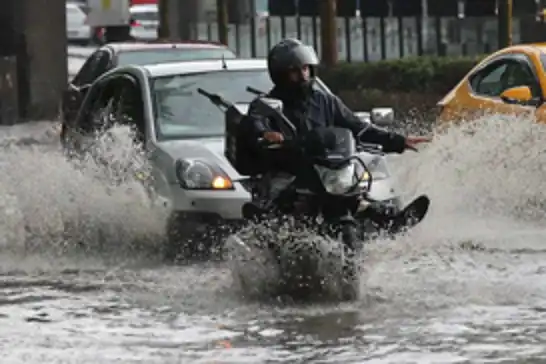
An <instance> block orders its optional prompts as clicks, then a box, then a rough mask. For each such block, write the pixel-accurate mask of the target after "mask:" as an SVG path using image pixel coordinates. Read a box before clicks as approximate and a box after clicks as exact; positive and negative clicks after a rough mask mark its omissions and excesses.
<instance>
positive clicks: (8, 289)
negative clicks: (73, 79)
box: [0, 117, 546, 364]
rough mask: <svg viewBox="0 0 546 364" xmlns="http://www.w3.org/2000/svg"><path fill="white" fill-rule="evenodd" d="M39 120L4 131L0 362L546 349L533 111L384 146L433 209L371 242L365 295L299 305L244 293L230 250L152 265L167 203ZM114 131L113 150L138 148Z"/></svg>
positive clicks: (410, 359) (431, 356)
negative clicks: (74, 152)
mask: <svg viewBox="0 0 546 364" xmlns="http://www.w3.org/2000/svg"><path fill="white" fill-rule="evenodd" d="M50 127H51V124H48V123H42V124H32V125H25V126H18V127H10V128H4V129H1V130H0V133H1V136H0V145H1V146H2V147H3V150H2V153H1V154H0V168H1V173H0V197H1V198H0V202H1V204H2V209H1V210H0V213H1V214H2V216H1V218H0V223H1V227H0V229H1V231H2V234H1V236H0V249H1V253H0V348H1V351H2V359H1V362H2V363H5V364H11V363H27V364H28V363H78V364H83V363H104V364H106V363H304V362H305V363H493V362H494V363H523V362H525V363H531V362H537V363H538V362H543V361H544V360H546V345H545V344H544V343H545V341H546V283H545V282H546V280H545V276H546V259H545V258H546V254H545V253H544V252H546V240H545V237H546V230H545V229H544V227H543V226H544V220H546V219H545V218H544V208H543V205H542V201H543V200H544V194H545V191H546V188H544V187H545V185H544V179H543V176H544V175H545V173H544V168H546V155H545V154H544V150H545V148H546V147H545V146H544V143H543V141H544V140H546V129H545V128H544V127H539V126H536V125H533V123H532V122H531V120H524V119H522V118H521V117H520V118H499V117H494V118H493V117H491V118H486V119H483V120H482V123H481V124H480V126H474V127H473V129H472V131H471V132H469V131H465V132H462V131H456V132H450V133H448V134H447V135H442V136H438V137H437V138H436V140H435V141H434V143H432V144H431V145H430V146H428V147H426V148H424V149H423V150H422V151H421V152H420V153H413V154H411V153H408V154H407V155H403V156H396V157H393V167H394V169H395V170H396V173H397V175H398V178H399V181H400V183H401V184H403V185H404V191H405V193H406V194H407V197H408V198H411V197H413V196H415V195H416V194H419V193H426V194H428V195H429V196H430V197H431V199H432V206H431V210H430V216H429V218H428V219H427V220H425V221H424V222H423V223H422V224H421V225H419V226H418V227H416V228H415V229H414V230H413V231H411V232H410V233H408V234H407V235H405V236H402V237H400V238H398V239H397V240H396V241H377V242H375V243H373V244H371V245H370V247H369V257H368V261H367V262H366V265H365V268H366V269H365V272H364V274H363V276H362V285H363V292H364V293H363V295H362V297H361V298H360V299H359V300H358V301H356V302H354V303H344V304H337V303H335V302H330V303H318V302H315V303H307V304H298V305H295V304H286V303H285V304H281V303H278V302H275V301H271V300H270V299H266V298H265V297H264V299H263V300H260V299H252V300H250V299H246V298H245V294H244V292H242V291H240V290H239V289H238V288H237V286H236V285H235V284H234V282H233V281H232V278H231V275H230V272H229V270H228V268H227V267H226V264H225V263H224V262H209V263H195V264H191V265H185V266H172V265H168V264H166V263H164V262H162V260H161V254H160V247H161V244H162V231H163V226H164V223H165V212H164V211H161V210H157V209H156V208H154V207H151V206H150V205H149V204H148V202H147V201H148V200H147V199H146V194H145V192H144V191H142V188H141V187H140V185H139V184H138V183H136V182H132V181H131V180H128V181H127V182H124V183H122V184H120V185H119V186H118V187H112V186H109V185H107V184H106V183H105V182H103V179H104V178H102V179H101V177H100V176H103V174H101V173H100V171H97V170H96V168H94V167H93V165H92V164H89V165H87V166H86V167H85V168H80V169H78V170H76V169H74V168H73V166H71V165H70V164H69V163H67V162H66V161H65V159H64V158H63V156H62V155H61V153H60V152H59V150H58V149H59V147H58V146H57V144H56V139H55V138H56V134H55V132H54V131H52V130H51V128H50ZM117 143H118V144H115V147H114V148H110V149H109V150H108V153H109V154H110V157H111V158H114V157H116V158H118V159H120V160H123V158H125V159H126V160H129V159H131V158H133V159H134V158H136V157H134V156H131V155H130V153H129V152H128V151H129V150H131V149H130V148H127V147H126V144H124V141H123V138H120V140H118V142H117ZM124 145H125V146H124ZM137 159H138V158H137ZM131 160H132V159H131Z"/></svg>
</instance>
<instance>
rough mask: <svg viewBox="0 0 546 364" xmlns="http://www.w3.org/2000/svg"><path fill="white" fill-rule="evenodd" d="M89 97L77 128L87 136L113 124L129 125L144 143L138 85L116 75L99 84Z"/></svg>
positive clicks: (142, 115) (140, 96)
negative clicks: (83, 115) (80, 123)
mask: <svg viewBox="0 0 546 364" xmlns="http://www.w3.org/2000/svg"><path fill="white" fill-rule="evenodd" d="M97 86H99V87H96V88H94V89H93V90H92V93H90V98H91V99H90V100H89V101H88V102H87V111H86V113H85V117H84V118H82V121H83V122H82V125H81V126H80V127H81V128H82V129H84V130H85V131H86V132H96V131H99V130H105V129H108V128H110V127H112V126H113V125H114V124H120V125H128V126H130V127H134V129H135V131H137V134H136V136H137V138H138V139H139V141H144V135H145V124H144V106H143V101H142V95H141V92H140V88H139V86H138V83H137V81H136V80H135V79H134V78H132V77H129V76H126V75H116V76H113V77H111V78H108V80H105V81H101V82H100V84H99V85H97Z"/></svg>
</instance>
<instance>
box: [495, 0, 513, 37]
mask: <svg viewBox="0 0 546 364" xmlns="http://www.w3.org/2000/svg"><path fill="white" fill-rule="evenodd" d="M498 1H499V2H498V7H499V8H498V21H499V48H506V47H508V46H510V45H511V44H512V2H513V0H498Z"/></svg>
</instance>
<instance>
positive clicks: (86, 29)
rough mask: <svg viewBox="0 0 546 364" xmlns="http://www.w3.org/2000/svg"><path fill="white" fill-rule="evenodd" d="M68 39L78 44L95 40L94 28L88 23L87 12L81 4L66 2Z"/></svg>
mask: <svg viewBox="0 0 546 364" xmlns="http://www.w3.org/2000/svg"><path fill="white" fill-rule="evenodd" d="M66 39H67V41H68V42H69V43H78V44H89V43H91V42H92V40H93V28H92V27H91V26H89V25H88V24H87V14H86V13H85V11H83V9H82V7H81V5H80V4H77V3H66Z"/></svg>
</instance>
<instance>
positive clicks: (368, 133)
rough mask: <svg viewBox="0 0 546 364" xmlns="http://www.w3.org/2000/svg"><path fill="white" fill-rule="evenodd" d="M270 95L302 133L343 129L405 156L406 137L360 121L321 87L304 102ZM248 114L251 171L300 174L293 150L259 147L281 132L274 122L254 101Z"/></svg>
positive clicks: (277, 91)
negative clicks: (264, 139) (266, 137)
mask: <svg viewBox="0 0 546 364" xmlns="http://www.w3.org/2000/svg"><path fill="white" fill-rule="evenodd" d="M268 96H269V97H272V98H276V99H280V100H281V101H282V102H283V112H284V114H285V115H286V117H287V118H288V119H289V120H290V121H291V122H292V123H293V124H294V125H295V126H296V128H297V129H298V132H299V133H301V132H304V131H306V130H310V129H313V128H317V127H323V126H337V127H344V128H348V129H350V130H351V131H352V132H353V134H354V135H355V137H356V138H357V139H358V140H360V141H361V142H363V143H373V144H380V145H381V146H382V147H383V151H384V152H385V153H402V152H403V151H404V149H405V145H406V139H405V137H404V136H402V135H399V134H396V133H392V132H389V131H387V130H385V129H382V128H378V127H377V126H375V125H372V124H370V123H364V122H362V121H360V119H359V118H358V117H356V116H355V115H354V113H353V112H352V111H351V110H350V109H349V108H348V107H347V106H346V105H345V104H344V103H343V102H342V101H341V100H340V99H339V97H337V96H335V95H333V94H332V93H330V92H327V91H325V90H322V89H320V88H319V86H314V87H313V89H312V90H311V91H310V94H309V97H307V98H305V99H302V98H299V97H293V96H292V97H290V96H287V94H286V93H282V92H280V91H279V90H278V89H276V88H273V90H271V92H270V93H269V94H268ZM247 115H248V116H247V122H248V124H246V123H245V124H246V125H247V127H245V129H246V132H245V135H246V138H247V141H246V143H245V144H246V145H248V146H249V150H248V153H245V154H252V157H250V156H248V158H250V159H253V160H254V161H255V162H252V163H251V164H252V165H253V166H254V167H253V168H252V169H253V170H256V171H260V173H263V171H264V170H265V171H272V170H280V171H285V172H288V173H291V174H294V173H297V171H298V168H299V166H300V164H299V160H298V157H297V155H296V154H295V153H294V151H291V150H289V149H286V148H281V149H276V150H264V149H263V148H260V147H259V146H258V141H259V139H260V138H261V137H262V135H263V133H264V132H267V131H277V132H281V130H280V128H279V127H278V126H277V125H275V123H274V122H273V121H272V120H269V119H268V118H266V117H264V116H263V115H262V114H260V113H259V112H258V111H257V109H256V106H255V104H254V103H253V102H252V103H250V106H249V110H248V113H247ZM247 128H248V129H247ZM248 138H250V139H251V140H248ZM252 145H253V147H252ZM256 164H259V165H256ZM256 173H258V172H256Z"/></svg>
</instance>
